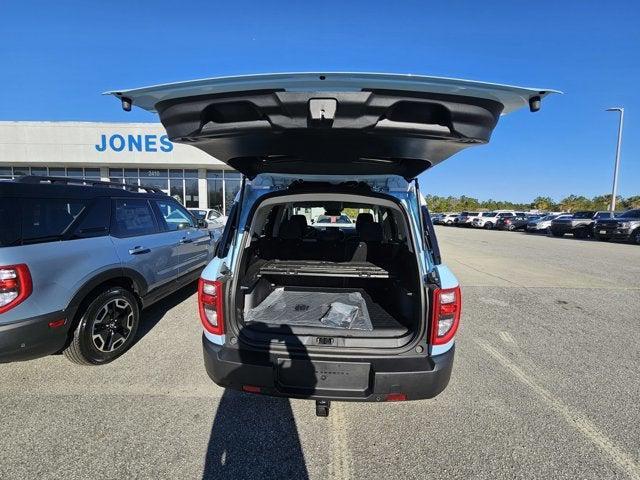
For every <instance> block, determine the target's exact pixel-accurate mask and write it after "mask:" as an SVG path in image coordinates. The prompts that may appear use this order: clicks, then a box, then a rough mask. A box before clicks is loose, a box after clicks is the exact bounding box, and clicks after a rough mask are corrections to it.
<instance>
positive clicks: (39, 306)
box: [0, 177, 213, 365]
mask: <svg viewBox="0 0 640 480" xmlns="http://www.w3.org/2000/svg"><path fill="white" fill-rule="evenodd" d="M115 185H116V184H109V183H107V182H92V181H84V180H73V179H66V178H64V179H63V178H53V177H22V178H21V179H18V180H16V181H13V182H2V183H0V198H1V200H2V201H1V202H0V362H7V361H14V360H25V359H30V358H36V357H40V356H44V355H48V354H52V353H55V352H59V351H64V354H65V355H66V356H67V357H68V358H69V359H70V360H72V361H73V362H76V363H79V364H84V365H98V364H103V363H107V362H110V361H111V360H113V359H115V358H116V357H118V356H120V355H121V354H122V353H123V352H125V351H126V350H127V348H128V347H130V346H131V344H132V343H133V342H134V340H135V336H136V331H137V329H138V325H139V323H140V311H141V310H142V309H143V308H144V307H146V306H148V305H149V304H151V303H153V302H155V301H157V300H159V299H161V298H163V297H164V296H166V295H168V294H170V293H172V292H174V291H175V290H176V289H177V288H179V287H181V286H184V285H186V284H188V283H190V282H193V281H194V280H196V279H197V278H198V276H199V275H200V272H201V271H202V269H203V268H204V266H205V265H206V264H207V263H208V262H209V260H210V259H211V257H212V252H213V245H212V244H213V240H212V238H211V236H210V234H209V232H208V231H207V230H206V225H204V224H203V223H204V222H198V220H196V219H195V218H194V217H193V216H192V215H191V214H190V213H189V212H188V211H187V210H186V209H185V208H183V207H182V205H180V204H179V203H178V202H176V201H175V200H174V199H172V198H171V197H169V196H167V195H165V194H164V193H162V191H160V190H157V189H153V188H148V189H144V190H145V193H141V192H139V191H138V187H137V186H136V187H125V186H123V185H117V186H118V187H119V188H114V186H115ZM125 188H126V189H125Z"/></svg>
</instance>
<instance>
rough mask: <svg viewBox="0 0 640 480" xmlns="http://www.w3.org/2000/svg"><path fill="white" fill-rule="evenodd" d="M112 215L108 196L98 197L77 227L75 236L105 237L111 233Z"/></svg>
mask: <svg viewBox="0 0 640 480" xmlns="http://www.w3.org/2000/svg"><path fill="white" fill-rule="evenodd" d="M110 217H111V201H110V199H108V198H97V199H96V200H95V201H94V202H93V204H92V205H91V206H90V207H89V210H88V211H87V214H86V215H85V217H84V218H83V219H82V221H81V222H80V224H79V225H78V226H77V227H76V229H75V232H74V233H73V237H74V238H92V237H103V236H105V235H107V234H108V233H109V220H110Z"/></svg>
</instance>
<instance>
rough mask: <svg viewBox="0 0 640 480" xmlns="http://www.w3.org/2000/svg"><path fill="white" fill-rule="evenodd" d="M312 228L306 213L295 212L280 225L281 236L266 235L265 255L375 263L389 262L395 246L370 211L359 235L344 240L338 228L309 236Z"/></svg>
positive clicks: (360, 221)
mask: <svg viewBox="0 0 640 480" xmlns="http://www.w3.org/2000/svg"><path fill="white" fill-rule="evenodd" d="M309 230H310V227H309V226H308V225H307V219H306V217H305V216H304V215H292V216H291V218H289V219H288V220H284V221H283V222H282V224H281V225H280V229H279V231H278V237H277V238H272V239H266V238H264V239H263V240H262V241H261V244H260V250H261V255H262V257H263V258H266V259H271V258H279V259H282V260H318V261H319V260H324V261H328V262H372V263H375V264H376V265H380V266H383V265H387V264H389V263H390V261H391V258H390V257H391V256H392V251H393V249H392V247H391V246H390V245H386V244H384V243H383V231H382V226H381V225H380V224H379V223H378V222H374V221H373V215H371V214H370V213H360V214H359V215H358V218H357V220H356V228H355V230H356V235H354V236H352V237H349V238H348V239H346V240H345V239H344V235H343V234H342V233H341V232H340V230H339V229H338V228H326V229H324V230H321V231H318V232H317V235H315V236H313V237H312V236H310V235H308V233H309Z"/></svg>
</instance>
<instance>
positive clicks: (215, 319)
mask: <svg viewBox="0 0 640 480" xmlns="http://www.w3.org/2000/svg"><path fill="white" fill-rule="evenodd" d="M198 308H199V310H200V321H201V322H202V326H203V327H204V328H205V330H206V331H207V332H209V333H213V334H214V335H222V334H223V333H224V318H223V313H222V282H219V281H217V280H215V281H213V282H212V281H210V280H204V279H203V278H201V279H200V280H198Z"/></svg>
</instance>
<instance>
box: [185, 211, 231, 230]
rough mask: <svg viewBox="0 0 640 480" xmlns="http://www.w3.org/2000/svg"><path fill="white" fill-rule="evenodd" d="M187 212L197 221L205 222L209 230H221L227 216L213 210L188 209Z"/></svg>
mask: <svg viewBox="0 0 640 480" xmlns="http://www.w3.org/2000/svg"><path fill="white" fill-rule="evenodd" d="M187 210H189V211H190V212H191V214H192V215H193V216H194V217H196V218H197V219H199V220H204V221H205V222H207V227H208V228H209V230H215V229H218V228H223V227H224V225H225V224H226V223H227V216H226V215H223V214H222V212H221V211H220V210H216V209H215V208H188V209H187Z"/></svg>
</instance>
